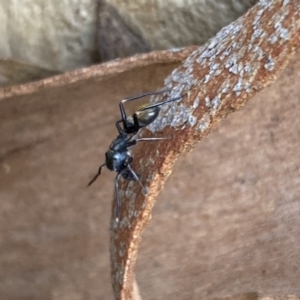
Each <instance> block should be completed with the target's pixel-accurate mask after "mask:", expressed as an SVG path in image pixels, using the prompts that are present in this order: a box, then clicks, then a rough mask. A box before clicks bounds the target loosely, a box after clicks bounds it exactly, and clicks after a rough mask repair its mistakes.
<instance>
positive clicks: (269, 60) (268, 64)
mask: <svg viewBox="0 0 300 300" xmlns="http://www.w3.org/2000/svg"><path fill="white" fill-rule="evenodd" d="M274 67H275V61H274V59H273V58H272V56H271V55H270V56H269V57H268V58H267V61H266V63H265V69H266V70H268V71H273V70H274Z"/></svg>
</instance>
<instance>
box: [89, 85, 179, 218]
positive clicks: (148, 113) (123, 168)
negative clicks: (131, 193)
mask: <svg viewBox="0 0 300 300" xmlns="http://www.w3.org/2000/svg"><path fill="white" fill-rule="evenodd" d="M165 92H166V91H165V90H164V91H158V92H152V93H144V94H141V95H138V96H135V97H131V98H126V99H123V100H122V101H121V102H120V104H119V106H120V112H121V118H122V119H121V120H119V121H117V122H116V127H117V129H118V132H119V135H118V136H117V138H116V139H115V140H113V142H112V143H111V144H110V146H109V149H108V151H107V152H106V153H105V163H104V164H102V165H101V166H100V167H99V169H98V172H97V173H96V175H95V176H94V177H93V178H92V180H91V181H90V182H89V183H88V186H90V185H91V184H92V183H93V182H94V181H95V180H96V179H97V178H98V177H99V176H100V174H101V170H102V168H103V167H104V166H106V167H107V168H108V169H109V170H111V171H115V172H117V173H118V174H117V176H116V178H115V193H116V198H117V205H116V221H117V222H118V221H119V215H120V207H121V199H120V194H119V179H120V177H121V176H122V177H123V178H125V179H128V180H133V181H138V183H139V184H140V186H141V187H142V188H143V189H144V186H143V185H142V183H141V181H140V177H139V176H138V175H137V174H136V173H135V171H134V170H133V169H132V167H131V163H132V161H133V157H132V156H131V154H130V153H129V149H128V148H129V147H131V146H134V145H136V144H137V143H138V142H141V141H155V140H164V139H166V138H139V139H132V138H133V136H134V135H135V134H137V133H138V131H139V130H140V129H141V128H143V127H145V126H148V125H149V124H151V123H152V122H153V121H154V120H155V119H156V118H157V116H158V114H159V111H160V108H161V106H162V105H164V104H166V103H169V102H172V101H176V100H179V99H181V98H182V97H183V96H180V97H176V98H173V99H169V100H166V101H162V102H158V103H155V104H148V105H144V106H142V107H141V108H140V109H138V110H137V111H136V112H135V113H134V114H133V115H132V116H129V117H127V116H126V113H125V109H124V103H125V102H129V101H133V100H137V99H140V98H143V97H146V96H150V95H159V94H163V93H165ZM121 123H122V124H123V128H122V127H121V125H120V124H121Z"/></svg>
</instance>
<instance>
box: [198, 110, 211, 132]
mask: <svg viewBox="0 0 300 300" xmlns="http://www.w3.org/2000/svg"><path fill="white" fill-rule="evenodd" d="M209 125H210V116H209V114H208V113H205V114H204V115H203V117H202V119H201V120H200V122H199V130H200V132H204V131H205V130H206V129H207V128H208V127H209Z"/></svg>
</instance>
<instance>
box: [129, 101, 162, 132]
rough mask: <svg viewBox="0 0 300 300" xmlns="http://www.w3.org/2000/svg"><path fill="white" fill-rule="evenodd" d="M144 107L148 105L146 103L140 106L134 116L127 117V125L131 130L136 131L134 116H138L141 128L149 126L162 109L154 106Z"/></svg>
mask: <svg viewBox="0 0 300 300" xmlns="http://www.w3.org/2000/svg"><path fill="white" fill-rule="evenodd" d="M144 107H147V105H144V106H142V107H140V109H139V110H137V111H136V112H135V113H134V114H133V115H132V116H130V117H127V119H126V127H127V130H128V131H129V132H133V131H134V128H135V127H134V119H133V118H134V116H136V118H137V120H138V125H139V128H142V127H145V126H148V125H149V124H151V123H152V122H153V121H154V120H155V119H156V118H157V116H158V113H159V111H160V107H152V108H147V109H143V108H144Z"/></svg>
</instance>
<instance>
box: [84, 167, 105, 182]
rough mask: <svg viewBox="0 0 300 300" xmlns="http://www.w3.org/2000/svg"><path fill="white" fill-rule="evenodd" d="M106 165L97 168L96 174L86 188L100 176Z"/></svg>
mask: <svg viewBox="0 0 300 300" xmlns="http://www.w3.org/2000/svg"><path fill="white" fill-rule="evenodd" d="M105 165H106V164H103V165H101V166H100V167H99V169H98V172H97V173H96V174H95V176H94V177H93V178H92V180H91V181H90V182H89V183H88V185H87V187H88V186H90V185H91V184H92V183H93V182H94V181H96V179H97V178H98V177H99V176H100V175H101V170H102V168H103V167H104V166H105Z"/></svg>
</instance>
